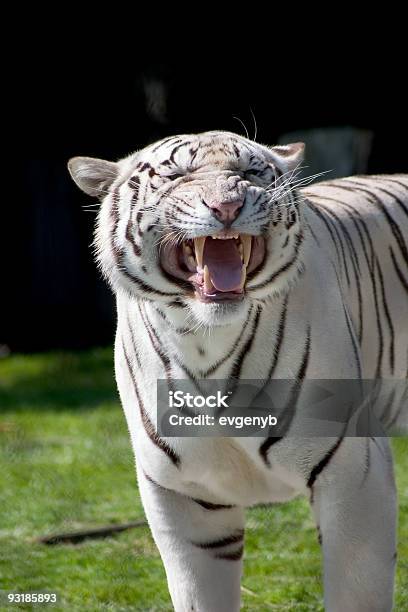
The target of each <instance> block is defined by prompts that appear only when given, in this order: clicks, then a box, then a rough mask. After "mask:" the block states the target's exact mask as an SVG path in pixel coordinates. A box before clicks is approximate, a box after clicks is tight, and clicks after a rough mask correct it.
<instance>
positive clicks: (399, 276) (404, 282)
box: [389, 247, 408, 293]
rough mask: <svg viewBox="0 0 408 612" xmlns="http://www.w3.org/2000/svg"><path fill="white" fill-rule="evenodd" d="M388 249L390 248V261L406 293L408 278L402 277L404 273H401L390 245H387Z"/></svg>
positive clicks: (407, 290)
mask: <svg viewBox="0 0 408 612" xmlns="http://www.w3.org/2000/svg"><path fill="white" fill-rule="evenodd" d="M389 249H390V255H391V259H392V263H393V265H394V269H395V272H396V273H397V276H398V278H399V280H400V282H401V285H402V286H403V287H404V289H405V291H406V292H407V293H408V279H406V278H404V275H403V274H402V272H401V269H400V267H399V265H398V262H397V260H396V258H395V255H394V251H393V250H392V247H389Z"/></svg>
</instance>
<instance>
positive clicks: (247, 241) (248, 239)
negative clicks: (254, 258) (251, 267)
mask: <svg viewBox="0 0 408 612" xmlns="http://www.w3.org/2000/svg"><path fill="white" fill-rule="evenodd" d="M241 242H242V245H243V248H244V266H247V265H248V262H249V258H250V257H251V243H252V236H249V235H248V234H241Z"/></svg>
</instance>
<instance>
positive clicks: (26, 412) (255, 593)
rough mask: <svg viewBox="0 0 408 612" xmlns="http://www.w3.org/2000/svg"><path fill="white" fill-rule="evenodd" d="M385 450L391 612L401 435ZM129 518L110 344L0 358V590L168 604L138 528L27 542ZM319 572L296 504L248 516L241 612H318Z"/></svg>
mask: <svg viewBox="0 0 408 612" xmlns="http://www.w3.org/2000/svg"><path fill="white" fill-rule="evenodd" d="M393 446H394V450H395V456H396V459H397V480H398V489H399V497H400V515H399V565H398V578H397V594H396V610H398V611H404V610H408V603H407V602H408V440H407V439H397V440H394V442H393ZM139 518H143V510H142V506H141V503H140V499H139V496H138V491H137V487H136V486H135V472H134V466H133V457H132V453H131V448H130V442H129V440H128V433H127V429H126V424H125V420H124V417H123V415H122V412H121V409H120V406H119V403H118V400H117V394H116V389H115V383H114V380H113V366H112V354H111V351H110V350H95V351H90V352H85V353H74V354H60V353H53V354H46V355H35V356H30V357H25V356H12V357H10V358H7V359H3V360H2V361H0V588H2V589H13V590H16V591H38V590H44V589H48V590H50V591H54V590H55V591H56V592H57V593H58V597H59V603H58V605H57V606H56V607H54V608H53V609H54V610H69V611H70V612H71V611H77V610H78V611H85V610H86V611H87V612H88V611H93V610H95V611H96V610H98V611H99V610H113V611H118V612H119V611H122V610H143V611H147V610H151V611H154V610H157V611H165V610H171V605H170V599H169V596H168V593H167V588H166V581H165V575H164V570H163V568H162V564H161V561H160V558H159V555H158V553H157V550H156V548H155V545H154V543H153V541H152V538H151V536H150V533H149V529H148V528H147V527H146V526H142V527H137V528H136V529H133V530H130V531H127V532H124V533H122V534H119V535H116V536H114V537H109V538H106V539H103V540H87V541H85V542H83V543H81V544H77V545H72V544H60V545H56V546H46V545H44V544H39V543H38V542H36V538H37V537H38V536H41V535H46V534H51V533H54V532H61V531H70V530H76V529H80V528H83V527H97V526H101V525H106V524H109V523H120V522H126V521H129V520H134V519H139ZM320 574H321V570H320V549H319V546H318V544H317V541H316V532H315V528H314V524H313V521H312V519H311V516H310V513H309V508H308V505H307V503H306V502H305V501H304V500H296V501H294V502H291V503H289V504H286V505H279V506H275V507H273V508H268V509H261V508H259V509H253V510H251V511H249V512H248V521H247V531H246V549H245V563H244V577H243V581H242V582H243V586H244V589H246V590H244V594H243V601H244V610H253V611H257V612H258V611H260V612H262V611H263V610H265V611H266V610H296V611H303V610H316V611H319V610H323V607H322V603H321V602H322V589H321V580H320V577H321V576H320ZM0 609H1V610H8V609H10V610H13V609H14V610H16V607H13V608H11V607H10V608H7V607H6V606H3V607H2V608H1V606H0ZM19 609H21V610H24V609H30V607H29V606H20V608H19ZM345 612H347V611H345Z"/></svg>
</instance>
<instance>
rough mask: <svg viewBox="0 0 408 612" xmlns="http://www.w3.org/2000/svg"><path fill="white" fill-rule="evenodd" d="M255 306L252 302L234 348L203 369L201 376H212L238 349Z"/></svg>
mask: <svg viewBox="0 0 408 612" xmlns="http://www.w3.org/2000/svg"><path fill="white" fill-rule="evenodd" d="M253 308H254V306H253V304H251V307H250V309H249V311H248V315H247V318H246V319H245V322H244V324H243V326H242V329H241V330H240V332H239V336H238V338H237V339H236V340H235V342H234V344H233V346H232V348H231V349H229V350H228V351H227V352H226V354H225V356H224V357H222V358H221V359H219V360H218V361H217V362H216V363H214V364H213V365H212V366H210V367H209V368H208V370H202V371H201V372H200V377H201V378H207V376H210V374H214V372H215V371H216V370H218V368H219V367H220V366H222V365H223V364H224V363H225V362H226V361H227V360H228V359H230V358H231V356H232V355H233V354H234V352H235V349H236V348H237V346H238V345H239V343H240V341H241V339H242V336H243V334H244V331H245V329H246V328H247V326H248V323H249V320H250V318H251V315H252V310H253Z"/></svg>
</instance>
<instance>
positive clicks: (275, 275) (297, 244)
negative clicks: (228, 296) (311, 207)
mask: <svg viewBox="0 0 408 612" xmlns="http://www.w3.org/2000/svg"><path fill="white" fill-rule="evenodd" d="M302 242H303V233H299V234H296V235H295V254H294V256H293V257H292V259H290V260H289V261H288V262H287V263H285V264H283V266H281V267H280V268H279V269H278V270H276V271H275V272H273V273H272V274H271V276H270V277H269V278H267V279H266V280H265V281H263V282H262V283H259V284H258V285H253V286H252V287H249V288H248V289H249V290H250V291H255V290H256V289H263V287H266V286H267V285H269V284H270V283H272V282H273V281H275V280H276V279H277V278H278V276H280V275H281V274H283V273H284V272H287V270H289V268H291V267H292V266H293V265H294V264H295V263H296V262H297V260H298V258H299V250H300V245H301V244H302ZM265 259H266V258H265ZM264 261H265V260H264Z"/></svg>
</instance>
